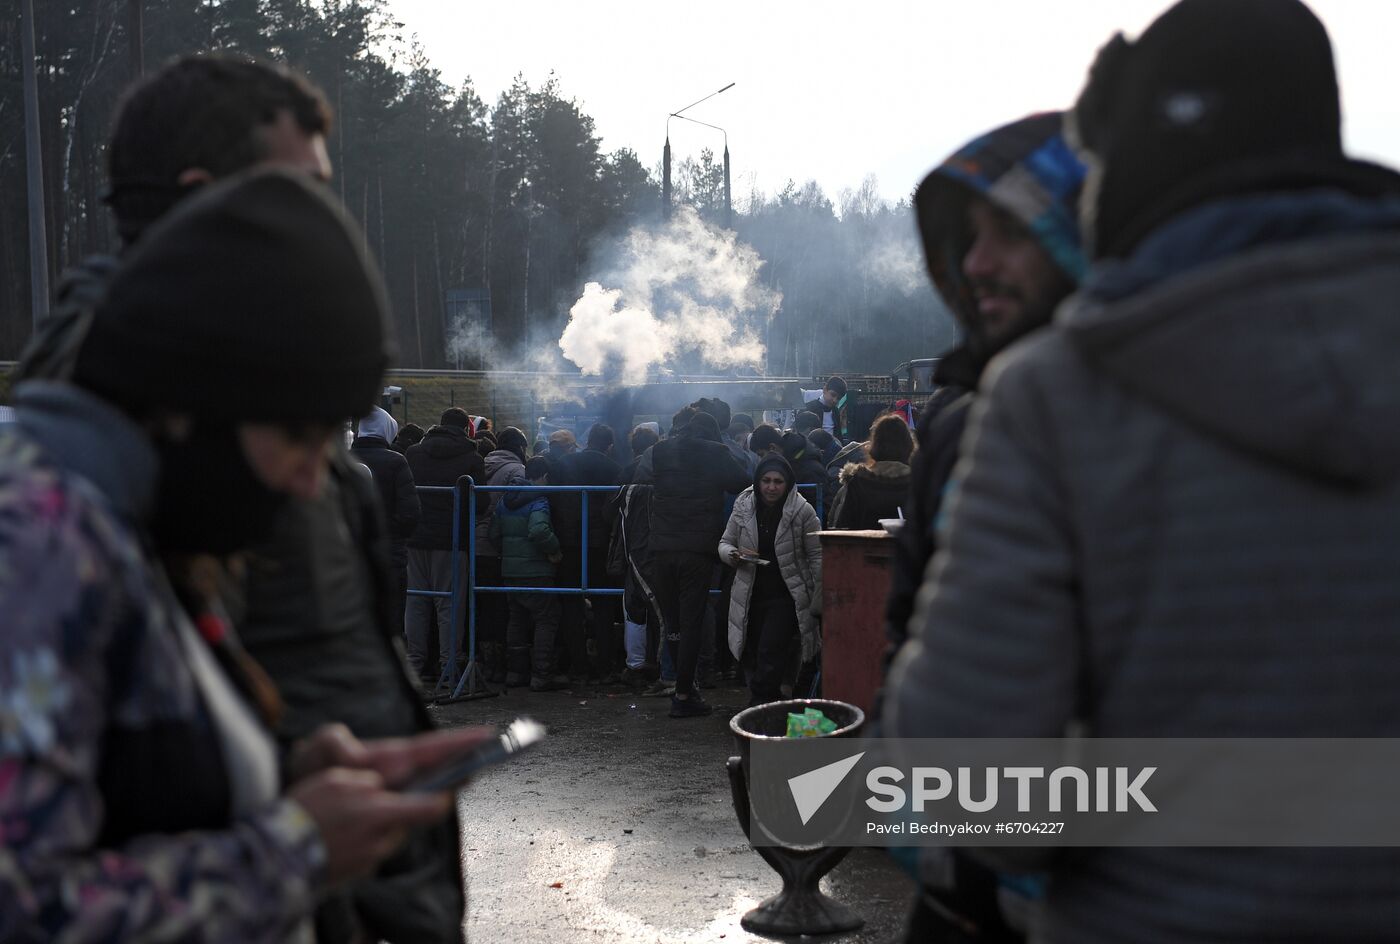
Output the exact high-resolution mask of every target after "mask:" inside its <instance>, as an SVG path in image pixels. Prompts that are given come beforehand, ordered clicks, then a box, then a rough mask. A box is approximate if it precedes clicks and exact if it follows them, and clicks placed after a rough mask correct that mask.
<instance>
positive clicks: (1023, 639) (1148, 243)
mask: <svg viewBox="0 0 1400 944" xmlns="http://www.w3.org/2000/svg"><path fill="white" fill-rule="evenodd" d="M1075 120H1076V126H1077V136H1078V139H1079V142H1080V144H1081V145H1082V146H1083V147H1084V148H1085V149H1086V150H1087V151H1088V152H1089V154H1090V156H1091V165H1092V166H1093V168H1094V170H1093V172H1092V173H1091V181H1092V185H1091V186H1089V187H1087V188H1086V194H1087V195H1088V196H1087V197H1086V203H1085V208H1084V209H1085V213H1086V219H1087V220H1088V226H1087V227H1086V230H1087V233H1088V234H1089V236H1090V239H1088V240H1087V242H1089V244H1090V245H1091V255H1092V258H1093V260H1094V262H1093V268H1092V269H1091V270H1090V272H1089V275H1088V278H1087V279H1086V281H1085V283H1084V288H1083V289H1082V290H1081V291H1080V292H1079V293H1078V294H1076V295H1075V296H1074V297H1072V298H1071V299H1069V300H1068V301H1067V302H1066V303H1065V304H1064V305H1063V306H1062V307H1061V308H1060V310H1059V312H1058V314H1057V317H1056V321H1055V324H1054V325H1053V326H1052V327H1051V329H1050V330H1047V331H1044V332H1041V333H1040V334H1039V335H1037V336H1036V337H1034V338H1027V339H1026V340H1025V341H1024V342H1022V343H1020V344H1018V345H1016V346H1015V347H1014V348H1013V349H1011V350H1009V351H1007V352H1006V353H1005V354H1004V355H1003V356H1002V357H1001V358H1000V359H998V361H997V362H996V363H995V364H994V365H993V368H992V370H991V371H990V372H989V376H988V377H987V378H986V379H985V380H984V383H983V388H984V393H983V394H982V399H981V401H980V402H979V405H978V407H977V409H976V410H975V411H974V415H973V418H972V420H971V423H970V429H969V438H968V442H969V444H970V451H969V454H968V456H967V458H966V460H965V461H964V462H963V463H962V464H960V466H959V472H958V473H957V475H956V476H955V481H954V483H953V491H954V494H955V496H956V497H955V498H954V499H953V501H952V502H951V509H950V512H949V520H948V522H947V529H946V532H944V533H943V534H942V535H941V539H940V549H939V552H938V553H939V556H938V559H937V560H936V562H935V565H934V567H932V568H930V571H929V573H930V585H929V586H928V587H927V588H926V589H925V590H924V591H923V592H922V593H921V594H920V609H919V612H918V613H917V614H916V616H915V619H914V623H913V636H912V638H911V639H910V642H909V644H908V645H907V646H906V647H905V649H904V651H903V652H902V653H901V655H900V656H899V657H898V659H897V660H896V663H895V665H894V667H893V669H892V670H891V677H890V696H889V699H888V701H887V704H886V730H887V733H890V734H892V735H895V736H897V737H957V738H1005V737H1058V736H1062V735H1063V734H1064V733H1065V731H1066V728H1067V727H1069V726H1070V725H1073V726H1074V727H1076V728H1079V729H1082V730H1087V731H1088V732H1090V733H1091V734H1093V735H1095V736H1098V737H1115V738H1173V737H1178V738H1180V737H1190V738H1231V737H1233V738H1300V737H1322V738H1337V737H1355V738H1393V737H1395V736H1396V735H1397V734H1400V687H1397V686H1396V684H1395V672H1394V666H1395V665H1396V664H1397V662H1400V636H1397V634H1396V632H1395V628H1396V626H1397V625H1400V581H1397V580H1396V579H1395V562H1396V560H1397V558H1400V526H1397V523H1400V438H1398V437H1397V436H1396V433H1395V431H1396V430H1397V429H1400V372H1397V371H1396V369H1395V363H1396V359H1395V352H1396V350H1397V349H1400V319H1397V318H1396V316H1395V298H1396V297H1397V294H1400V174H1397V173H1395V172H1394V171H1392V170H1390V169H1387V168H1381V167H1377V166H1375V165H1370V164H1366V163H1363V162H1360V161H1355V160H1351V159H1348V158H1347V157H1346V155H1345V154H1344V152H1343V151H1342V145H1341V128H1340V126H1341V109H1340V103H1339V95H1338V89H1337V81H1336V73H1335V68H1334V65H1333V60H1332V52H1331V46H1330V42H1329V40H1328V37H1327V34H1326V31H1325V29H1324V28H1323V26H1322V24H1321V23H1320V22H1319V21H1318V20H1317V18H1316V16H1314V15H1313V13H1312V12H1311V11H1310V10H1308V8H1307V7H1306V6H1304V5H1303V4H1301V3H1298V2H1296V0H1184V2H1181V3H1178V4H1177V5H1176V6H1174V7H1173V8H1171V9H1170V10H1168V11H1167V12H1166V13H1165V14H1163V15H1162V16H1161V17H1160V18H1159V19H1158V20H1157V21H1156V22H1154V23H1153V24H1152V25H1151V26H1150V27H1149V28H1148V29H1147V30H1146V31H1145V32H1144V33H1143V34H1142V35H1141V36H1140V37H1139V38H1137V39H1136V40H1134V41H1132V42H1128V41H1126V40H1124V39H1123V38H1122V37H1121V36H1119V37H1117V38H1115V39H1114V40H1113V41H1112V42H1110V44H1109V45H1108V46H1106V47H1105V48H1104V50H1103V51H1102V52H1101V53H1100V58H1099V59H1098V61H1097V62H1096V63H1095V65H1094V67H1093V69H1092V71H1091V73H1090V79H1089V83H1088V85H1087V87H1086V88H1085V90H1084V92H1083V94H1082V95H1081V97H1080V100H1079V103H1078V105H1077V106H1076V109H1075ZM1246 802H1247V801H1244V800H1242V804H1243V803H1246ZM1281 838H1284V837H1281ZM1074 851H1075V852H1076V853H1077V854H1075V855H1069V854H1065V855H1062V856H1054V855H1051V856H1048V857H1046V858H1045V859H1044V860H1043V861H1042V862H1040V863H1038V865H1039V866H1040V867H1041V868H1047V869H1048V870H1049V872H1050V881H1049V883H1048V885H1047V893H1046V898H1045V901H1044V911H1043V914H1042V915H1041V921H1040V924H1039V927H1038V929H1037V930H1038V933H1039V934H1041V935H1043V936H1044V939H1046V940H1056V941H1103V940H1132V941H1140V942H1159V941H1160V942H1166V941H1226V940H1228V941H1232V942H1255V941H1258V942H1265V941H1281V940H1297V941H1359V940H1384V939H1388V938H1390V937H1393V936H1394V933H1395V902H1396V901H1400V851H1397V850H1396V849H1394V848H1375V849H1337V848H1293V849H1282V848H1270V847H1260V848H1096V849H1082V850H1074ZM996 852H998V853H1003V852H1005V850H997V851H996ZM1066 852H1068V850H1066ZM982 854H983V855H984V857H985V858H986V859H988V860H989V861H991V862H993V863H1000V864H1003V865H1011V864H1012V863H1011V862H1010V861H1009V860H1008V859H1007V857H1006V856H1005V855H997V854H994V851H993V850H986V851H985V852H984V853H982ZM1021 864H1023V865H1024V864H1031V863H1025V862H1022V863H1021Z"/></svg>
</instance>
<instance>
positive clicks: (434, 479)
mask: <svg viewBox="0 0 1400 944" xmlns="http://www.w3.org/2000/svg"><path fill="white" fill-rule="evenodd" d="M408 466H409V468H410V469H411V470H412V472H413V483H414V485H417V486H424V485H438V486H444V485H445V486H449V487H450V486H453V485H456V484H457V479H459V478H461V477H462V476H464V475H470V476H471V477H472V478H473V479H475V480H476V482H477V484H478V485H480V484H482V483H484V482H485V480H486V463H485V460H483V459H482V457H481V454H480V453H479V452H478V451H477V448H476V443H474V442H473V441H472V440H470V439H468V438H467V434H466V432H465V431H464V430H461V429H458V428H457V427H455V426H434V427H433V428H432V429H430V430H428V434H427V435H426V436H424V437H423V441H422V442H420V443H418V444H417V445H414V446H410V447H409V449H408ZM418 497H419V501H420V502H421V503H422V506H423V515H422V518H421V519H419V522H418V528H417V530H416V531H414V532H413V536H412V537H410V538H409V539H408V546H409V547H416V548H422V549H425V550H432V551H450V550H452V496H451V495H450V494H448V493H447V492H420V493H419V496H418ZM478 510H479V509H478ZM461 521H462V526H461V535H460V541H461V546H462V547H466V545H467V507H466V505H465V504H463V505H462V509H461Z"/></svg>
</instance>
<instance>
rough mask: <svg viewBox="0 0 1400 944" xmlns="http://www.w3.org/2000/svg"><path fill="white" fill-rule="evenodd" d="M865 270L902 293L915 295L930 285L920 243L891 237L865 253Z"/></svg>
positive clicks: (886, 285)
mask: <svg viewBox="0 0 1400 944" xmlns="http://www.w3.org/2000/svg"><path fill="white" fill-rule="evenodd" d="M865 271H866V273H867V274H868V275H869V276H870V278H871V279H873V280H874V281H875V282H877V283H878V284H880V285H883V286H885V287H887V288H889V289H892V290H893V291H895V292H898V293H899V294H901V295H913V294H915V293H916V292H920V291H922V290H924V289H926V288H927V287H928V272H927V271H926V270H925V269H924V260H923V256H922V254H921V253H920V251H919V245H918V243H916V242H914V241H913V240H912V239H910V240H888V241H886V242H882V243H879V244H878V245H876V246H873V247H871V249H870V250H869V251H867V252H866V254H865Z"/></svg>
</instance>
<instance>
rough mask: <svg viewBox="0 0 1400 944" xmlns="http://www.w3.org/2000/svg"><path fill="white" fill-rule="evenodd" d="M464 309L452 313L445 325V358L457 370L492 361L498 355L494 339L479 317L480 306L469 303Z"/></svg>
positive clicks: (498, 351)
mask: <svg viewBox="0 0 1400 944" xmlns="http://www.w3.org/2000/svg"><path fill="white" fill-rule="evenodd" d="M466 309H467V310H466V311H465V312H463V313H459V314H456V315H453V316H452V320H451V322H450V323H449V324H448V326H447V359H448V360H449V361H451V362H452V366H453V367H454V368H456V369H458V370H462V369H463V368H466V369H473V368H476V367H480V366H485V365H488V364H491V363H494V362H495V361H496V360H497V359H498V357H499V355H500V349H499V346H498V345H497V343H496V339H495V338H494V337H492V335H491V330H490V329H489V328H487V327H486V325H485V323H484V320H483V319H482V317H481V307H480V306H479V305H475V304H469V305H467V306H466Z"/></svg>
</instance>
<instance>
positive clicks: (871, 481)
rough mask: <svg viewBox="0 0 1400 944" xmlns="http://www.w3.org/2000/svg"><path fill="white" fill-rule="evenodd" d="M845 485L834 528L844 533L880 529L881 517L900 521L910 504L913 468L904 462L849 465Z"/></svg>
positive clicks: (843, 474) (835, 511)
mask: <svg viewBox="0 0 1400 944" xmlns="http://www.w3.org/2000/svg"><path fill="white" fill-rule="evenodd" d="M841 483H842V485H841V491H840V493H839V494H838V495H837V496H836V499H835V500H834V501H833V502H832V516H831V527H833V528H837V529H839V530H842V531H874V530H879V528H880V519H881V518H898V517H899V511H900V509H902V508H903V507H904V506H905V504H906V503H907V502H908V501H909V466H907V465H905V464H904V463H903V462H893V461H890V462H877V463H875V465H874V466H868V465H848V466H846V468H845V469H844V470H843V471H842V472H841Z"/></svg>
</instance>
